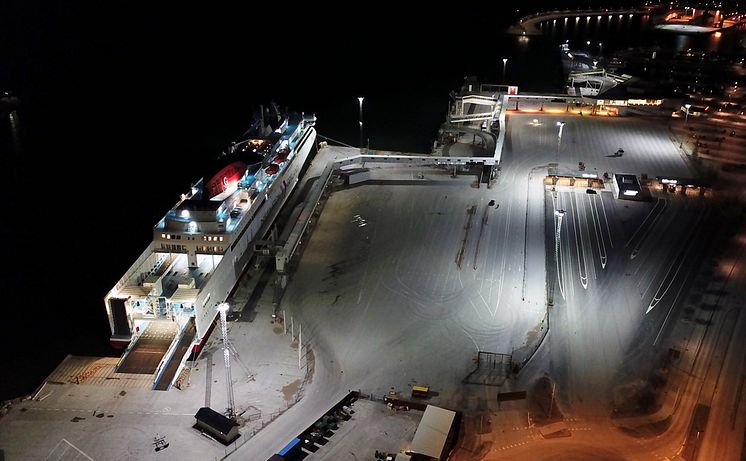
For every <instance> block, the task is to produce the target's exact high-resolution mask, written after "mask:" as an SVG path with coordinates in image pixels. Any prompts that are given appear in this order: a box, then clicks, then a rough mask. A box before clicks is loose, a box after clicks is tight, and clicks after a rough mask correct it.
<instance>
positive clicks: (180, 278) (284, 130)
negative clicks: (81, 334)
mask: <svg viewBox="0 0 746 461" xmlns="http://www.w3.org/2000/svg"><path fill="white" fill-rule="evenodd" d="M314 124H315V117H313V116H305V115H291V116H287V115H284V114H282V113H281V112H280V111H279V110H278V109H277V107H276V106H274V105H273V106H271V110H267V111H264V110H262V113H261V117H258V120H257V122H256V123H255V124H254V125H253V126H252V128H250V129H249V130H248V131H247V132H246V133H245V134H244V136H243V138H242V139H241V140H240V141H239V142H235V143H232V144H231V146H230V147H229V148H228V149H227V152H224V153H223V155H221V156H220V158H219V159H218V165H217V172H215V173H213V174H212V175H211V176H205V177H203V178H201V179H200V180H199V181H197V182H196V183H195V184H193V185H192V186H191V188H190V189H189V190H188V191H187V192H186V193H184V194H182V195H181V197H180V199H179V201H178V202H177V203H176V204H175V205H174V206H173V207H172V208H171V210H169V211H168V212H167V213H166V214H165V216H164V217H163V218H162V219H161V220H160V221H159V222H158V223H157V224H156V225H155V226H154V228H153V241H152V242H151V243H150V245H148V247H147V248H146V249H145V250H144V251H143V253H142V254H141V255H140V257H139V258H138V259H137V261H135V263H134V264H133V265H132V266H131V267H130V268H129V269H128V270H127V272H126V273H125V274H124V276H123V277H122V278H121V279H120V280H119V281H118V282H117V284H116V285H115V286H114V288H112V289H111V291H109V293H108V294H107V295H106V297H105V298H104V303H105V305H106V311H107V314H108V316H109V324H110V327H111V331H112V335H111V343H112V345H114V346H116V347H126V348H127V350H126V351H125V354H123V356H122V360H120V365H119V367H118V368H119V369H118V371H119V372H125V373H126V372H130V373H152V374H154V375H155V378H154V388H156V389H168V387H170V385H171V383H172V381H173V380H174V379H175V377H176V376H177V374H178V371H179V369H180V368H181V366H182V365H183V363H184V361H185V360H186V358H187V356H188V355H189V353H190V352H198V351H199V348H200V347H201V346H202V344H203V343H204V340H205V339H206V338H207V337H208V336H209V334H210V332H211V330H212V327H213V325H214V322H215V319H216V316H217V309H216V306H217V305H218V304H219V303H221V302H223V301H224V300H226V299H227V297H228V296H229V294H230V293H231V291H232V290H233V288H234V286H235V284H236V281H237V280H238V278H239V277H240V275H241V273H242V272H243V271H244V269H245V268H246V266H247V264H248V263H249V261H250V260H251V257H252V255H253V245H252V243H253V242H254V241H255V240H256V239H259V238H261V237H262V236H263V235H264V234H265V233H266V232H267V230H268V229H269V227H270V226H271V224H272V222H273V221H274V218H275V217H276V216H277V214H278V213H279V210H280V209H281V208H282V205H283V204H284V203H285V200H286V199H287V197H288V196H289V195H290V193H291V192H292V190H293V188H294V187H295V184H296V183H297V182H298V176H299V173H300V171H301V168H302V167H303V166H304V164H305V163H306V160H307V158H308V155H309V153H310V152H311V150H312V149H313V147H314V145H315V139H316V131H315V129H314ZM163 338H168V339H170V342H168V340H166V341H164V339H163ZM158 341H160V342H158ZM140 343H142V344H146V346H144V349H147V351H146V353H144V354H140V355H141V356H142V357H140V358H141V360H138V358H137V356H138V344H140ZM154 344H155V345H154ZM158 344H160V346H158ZM154 347H155V348H156V349H158V347H160V349H161V352H162V355H161V354H156V355H158V356H159V357H160V360H159V361H158V362H157V363H156V361H155V360H154V359H153V357H152V356H153V354H152V350H153V348H154Z"/></svg>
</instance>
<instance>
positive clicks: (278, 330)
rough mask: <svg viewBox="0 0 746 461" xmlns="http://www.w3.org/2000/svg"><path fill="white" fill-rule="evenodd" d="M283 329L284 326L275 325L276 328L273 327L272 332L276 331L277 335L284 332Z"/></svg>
mask: <svg viewBox="0 0 746 461" xmlns="http://www.w3.org/2000/svg"><path fill="white" fill-rule="evenodd" d="M283 331H284V330H283V329H282V327H274V328H272V333H274V334H276V335H280V334H282V332H283Z"/></svg>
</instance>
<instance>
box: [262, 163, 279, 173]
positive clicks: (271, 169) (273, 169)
mask: <svg viewBox="0 0 746 461" xmlns="http://www.w3.org/2000/svg"><path fill="white" fill-rule="evenodd" d="M278 171H280V167H279V166H277V165H276V164H274V163H273V164H271V165H270V166H268V167H267V168H265V169H264V172H265V173H267V176H274V175H276V174H277V172H278Z"/></svg>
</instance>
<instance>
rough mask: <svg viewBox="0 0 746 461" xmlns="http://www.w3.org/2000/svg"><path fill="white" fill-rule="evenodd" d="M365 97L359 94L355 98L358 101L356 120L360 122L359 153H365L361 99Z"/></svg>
mask: <svg viewBox="0 0 746 461" xmlns="http://www.w3.org/2000/svg"><path fill="white" fill-rule="evenodd" d="M364 99H365V97H363V96H359V97H358V98H357V100H358V101H359V102H360V118H359V119H358V121H359V122H360V144H359V146H360V153H361V154H365V149H364V148H363V100H364Z"/></svg>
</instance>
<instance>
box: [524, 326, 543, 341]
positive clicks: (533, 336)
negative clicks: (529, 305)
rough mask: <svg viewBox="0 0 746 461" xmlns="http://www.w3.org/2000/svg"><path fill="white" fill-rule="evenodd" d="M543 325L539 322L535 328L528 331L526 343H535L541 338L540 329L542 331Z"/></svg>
mask: <svg viewBox="0 0 746 461" xmlns="http://www.w3.org/2000/svg"><path fill="white" fill-rule="evenodd" d="M542 326H543V325H542V324H541V323H539V324H538V325H536V326H535V327H534V329H533V330H531V331H529V332H528V333H526V344H533V343H535V342H536V340H538V339H539V331H541V329H542Z"/></svg>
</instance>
